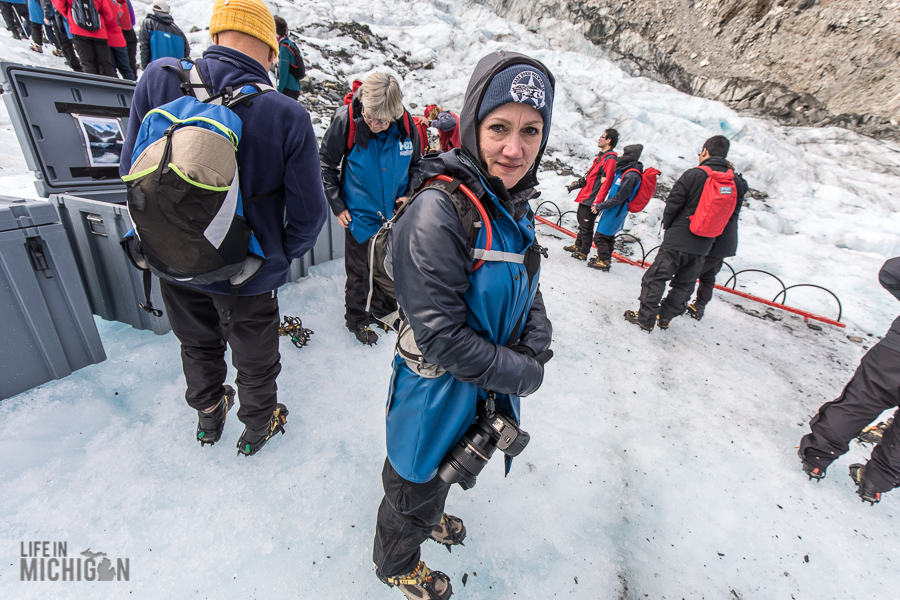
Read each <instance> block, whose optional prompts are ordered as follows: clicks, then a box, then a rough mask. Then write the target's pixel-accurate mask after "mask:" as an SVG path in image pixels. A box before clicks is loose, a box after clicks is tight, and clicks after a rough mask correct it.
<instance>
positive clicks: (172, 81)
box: [119, 0, 326, 456]
mask: <svg viewBox="0 0 900 600" xmlns="http://www.w3.org/2000/svg"><path fill="white" fill-rule="evenodd" d="M209 25H210V27H209V33H210V36H211V37H212V39H213V42H214V44H215V45H213V46H210V47H209V48H208V49H207V50H206V52H204V53H203V58H201V59H198V60H197V61H196V63H195V65H194V66H192V67H191V68H196V69H199V72H200V74H201V75H202V78H203V81H204V82H205V83H206V84H207V86H208V87H209V88H211V89H210V90H209V92H210V93H211V94H213V95H215V94H219V93H222V92H225V93H229V90H240V89H241V88H242V87H243V86H246V85H250V84H260V83H262V84H266V85H267V86H268V85H270V80H269V75H268V70H269V67H270V66H271V64H272V61H273V60H275V57H276V56H277V55H278V40H277V38H276V36H275V21H274V19H273V18H272V15H271V13H270V12H269V9H268V7H267V6H266V4H265V3H264V2H263V1H262V0H216V2H215V4H214V6H213V14H212V19H211V20H210V24H209ZM179 62H180V61H179V60H177V59H174V58H163V59H160V60H158V61H155V62H153V63H152V64H150V65H148V67H147V70H146V71H145V72H144V76H143V77H142V78H141V80H140V81H138V84H137V87H136V88H135V90H134V98H133V104H132V107H131V114H130V117H129V120H128V135H127V136H126V139H125V147H124V149H123V151H122V161H121V164H120V169H119V172H120V173H121V174H127V173H128V171H129V169H130V167H131V155H132V151H133V148H134V143H135V139H136V138H137V134H138V130H139V128H140V126H141V120H142V119H143V118H144V115H146V114H147V112H148V111H150V110H152V109H154V108H157V107H160V106H162V105H164V104H166V103H168V102H172V101H174V100H177V99H178V98H180V97H182V95H183V94H184V92H182V89H181V80H180V78H179V74H180V73H179V69H180V66H179ZM188 64H189V63H188ZM183 65H184V63H182V66H183ZM232 110H233V111H234V113H235V114H236V115H237V116H238V117H240V119H241V122H242V132H241V140H240V143H239V145H238V153H237V158H238V164H239V165H240V168H241V170H240V186H241V195H242V197H243V198H244V199H253V200H254V202H253V203H252V204H251V203H250V202H248V201H247V200H245V204H244V207H243V213H244V218H245V219H246V221H247V224H248V225H249V226H250V228H251V229H252V230H253V232H254V233H255V235H256V238H257V239H258V240H259V244H260V246H261V250H262V253H263V255H264V256H265V265H264V266H263V267H262V268H261V269H260V271H259V272H258V273H257V275H256V276H254V277H253V278H252V279H250V280H249V281H248V282H247V283H246V284H245V285H244V286H242V287H240V288H238V294H239V295H238V297H237V299H236V301H233V300H232V298H231V296H230V292H231V290H230V288H229V286H228V283H227V282H219V283H214V284H209V285H186V284H177V283H173V282H169V281H161V282H160V287H161V290H162V296H163V300H164V302H165V305H166V313H167V315H168V317H169V323H171V325H172V330H173V331H174V332H175V335H176V336H177V337H178V340H179V341H180V342H181V359H182V366H183V369H184V377H185V381H186V383H187V391H186V393H185V399H186V400H187V403H188V404H189V405H190V406H191V408H194V409H195V410H197V413H198V417H199V422H198V425H197V431H198V434H197V439H198V440H200V441H201V443H202V442H206V443H210V442H215V441H220V439H221V437H222V436H223V434H224V433H226V432H224V429H223V428H224V424H225V418H226V416H227V413H228V410H229V409H230V408H231V406H232V404H233V403H234V396H235V391H234V389H232V387H231V386H229V385H225V381H226V376H227V374H228V367H227V365H226V363H225V349H226V345H227V346H230V347H231V353H232V364H233V365H234V367H235V368H236V369H237V377H236V378H235V383H236V385H237V395H238V398H239V400H240V409H239V410H238V411H237V417H238V419H240V421H241V422H242V423H243V424H244V427H245V429H244V432H243V434H242V435H241V436H240V438H239V439H238V440H237V441H238V450H239V452H240V453H242V454H244V455H247V456H252V455H253V454H255V453H256V452H257V451H258V450H259V449H260V448H262V447H263V446H264V445H265V444H266V442H267V441H268V440H269V439H270V438H271V437H272V435H273V434H274V433H275V432H276V431H282V432H283V428H282V425H283V421H282V417H284V416H286V414H287V413H286V410H283V409H284V407H283V405H281V408H277V406H279V405H278V402H277V401H278V398H277V393H276V384H275V380H276V378H277V377H278V373H279V372H280V371H281V357H280V355H279V353H278V325H279V314H278V288H279V287H280V286H282V285H284V284H285V283H286V282H287V279H288V271H289V266H290V262H291V260H293V259H295V258H300V257H302V256H303V255H304V254H306V253H307V251H309V250H310V249H311V248H312V247H313V245H314V244H315V241H316V238H317V237H318V234H319V231H320V230H321V229H322V225H323V224H324V223H325V218H326V213H325V210H326V209H325V206H326V203H325V194H324V191H323V189H322V173H321V169H320V166H319V154H318V145H317V144H316V137H315V134H314V132H313V129H312V123H311V122H310V117H309V113H307V112H306V109H304V108H303V107H302V106H301V105H300V104H298V103H297V102H296V101H294V100H292V99H290V98H288V97H287V96H284V95H282V94H278V93H274V91H273V93H263V94H260V95H257V96H255V97H253V99H252V101H248V102H246V103H243V104H237V105H236V106H234V107H233V108H232ZM201 432H203V434H204V435H203V436H201V435H200V433H201ZM232 439H234V438H232Z"/></svg>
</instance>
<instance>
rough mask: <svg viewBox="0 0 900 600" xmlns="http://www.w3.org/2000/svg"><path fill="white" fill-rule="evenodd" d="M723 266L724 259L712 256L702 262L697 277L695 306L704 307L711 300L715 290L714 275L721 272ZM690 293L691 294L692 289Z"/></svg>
mask: <svg viewBox="0 0 900 600" xmlns="http://www.w3.org/2000/svg"><path fill="white" fill-rule="evenodd" d="M723 264H725V259H724V258H716V257H714V256H707V257H706V259H705V260H704V261H703V266H702V267H701V268H700V275H699V276H698V277H697V279H698V283H697V300H696V304H697V305H698V306H706V305H707V304H709V301H710V300H712V297H713V290H714V289H716V275H718V274H719V271H721V270H722V265H723ZM691 291H692V292H693V287H692V288H691ZM688 298H690V294H688Z"/></svg>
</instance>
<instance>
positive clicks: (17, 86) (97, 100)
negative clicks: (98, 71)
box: [0, 63, 344, 335]
mask: <svg viewBox="0 0 900 600" xmlns="http://www.w3.org/2000/svg"><path fill="white" fill-rule="evenodd" d="M0 86H2V92H3V100H4V102H5V103H6V107H7V109H8V111H9V116H10V120H11V121H12V123H13V127H14V129H15V132H16V136H17V137H18V139H19V145H20V146H21V147H22V151H23V153H24V154H25V161H26V162H27V164H28V168H29V169H31V170H32V171H33V172H34V174H35V178H36V181H35V187H36V188H37V191H38V194H40V195H41V196H42V197H44V198H48V199H49V200H50V202H51V203H53V204H55V205H56V206H57V208H58V209H59V215H60V218H61V220H62V223H63V225H64V226H65V230H66V233H67V234H68V236H69V240H70V243H71V245H72V249H73V251H74V254H75V260H76V262H77V264H78V271H79V273H80V274H81V277H82V281H83V282H84V287H85V288H86V289H87V292H88V298H89V300H90V304H91V308H92V310H93V312H94V314H96V315H98V316H100V317H102V318H103V319H107V320H111V321H119V322H122V323H127V324H129V325H131V326H132V327H134V328H136V329H144V330H151V331H153V332H154V333H156V334H160V335H161V334H164V333H167V332H168V331H170V329H171V327H170V325H169V322H168V320H167V318H166V316H165V314H163V316H162V317H154V316H153V315H151V314H149V313H147V312H146V311H144V310H143V309H141V308H140V307H139V303H140V302H143V300H144V292H143V274H142V273H141V272H140V271H138V270H137V269H135V268H134V267H133V266H132V265H131V263H130V261H129V260H128V258H127V257H126V256H125V253H124V252H123V250H122V249H121V247H120V246H119V241H120V240H121V238H122V236H123V235H124V234H125V233H126V232H127V231H128V230H129V229H131V219H130V218H129V216H128V209H127V208H126V204H125V203H126V191H125V184H124V183H123V182H122V180H121V179H120V178H119V174H118V162H115V163H114V164H113V163H110V166H104V164H103V162H102V161H104V160H109V159H110V158H112V157H110V156H109V155H108V154H106V155H104V154H103V153H102V150H103V149H104V148H105V147H107V146H110V144H103V143H97V144H96V148H97V149H98V150H96V152H97V154H98V155H95V156H93V160H92V159H91V157H90V156H89V150H88V147H89V145H88V143H87V140H89V139H91V138H90V135H89V132H88V127H87V126H85V125H83V123H84V122H85V121H87V122H88V125H90V124H91V121H90V119H91V118H99V119H101V120H107V121H106V122H107V123H108V124H109V123H111V122H118V123H119V126H120V128H121V131H122V133H123V134H124V133H125V132H127V130H128V115H129V111H130V109H131V98H132V95H133V93H134V83H132V82H130V81H126V80H122V79H112V78H108V77H101V76H98V75H85V74H82V73H74V72H71V71H59V70H55V69H46V68H38V67H26V66H23V65H18V64H13V63H0ZM85 118H87V119H85ZM100 141H101V142H103V141H109V140H100ZM94 145H95V144H94V143H93V142H92V143H91V146H92V147H93V146H94ZM118 147H119V151H121V144H119V146H118ZM91 163H94V164H93V165H92V164H91ZM316 183H317V184H318V182H316ZM343 255H344V240H343V232H342V228H341V227H340V225H339V224H338V222H337V218H335V217H334V216H333V215H331V214H330V211H329V223H328V224H326V226H325V227H324V228H323V230H322V233H321V234H320V235H319V238H318V240H317V241H316V245H315V247H314V248H313V249H312V250H311V251H310V252H309V253H308V254H307V255H306V256H304V257H303V258H302V259H299V260H295V261H294V262H293V263H292V264H291V270H290V275H289V280H290V281H296V280H297V279H299V278H301V277H305V276H306V275H307V274H308V269H309V266H310V265H315V264H319V263H322V262H325V261H328V260H332V259H335V258H340V257H343ZM151 301H152V302H153V305H154V307H157V308H163V302H162V298H161V297H160V293H159V281H158V279H157V278H156V277H155V276H154V277H153V295H152V296H151Z"/></svg>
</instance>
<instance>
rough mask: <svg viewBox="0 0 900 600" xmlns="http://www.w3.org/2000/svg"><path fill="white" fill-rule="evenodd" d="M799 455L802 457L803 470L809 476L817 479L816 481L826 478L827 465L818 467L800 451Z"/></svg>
mask: <svg viewBox="0 0 900 600" xmlns="http://www.w3.org/2000/svg"><path fill="white" fill-rule="evenodd" d="M797 456H799V457H800V464H801V465H802V466H803V472H804V473H806V474H807V475H809V478H810V479H811V480H812V479H815V480H816V483H818V482H819V481H821V480H823V479H825V467H817V466H815V465H813V464H812V463H811V462H809V461H807V460H806V457H804V456H803V455H802V454H800V451H799V450H798V451H797Z"/></svg>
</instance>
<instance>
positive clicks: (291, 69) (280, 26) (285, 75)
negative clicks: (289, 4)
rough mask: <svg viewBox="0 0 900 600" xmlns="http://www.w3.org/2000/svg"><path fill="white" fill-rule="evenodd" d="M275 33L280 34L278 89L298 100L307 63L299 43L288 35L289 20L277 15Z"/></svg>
mask: <svg viewBox="0 0 900 600" xmlns="http://www.w3.org/2000/svg"><path fill="white" fill-rule="evenodd" d="M275 33H277V34H278V91H279V92H281V93H282V94H284V95H285V96H287V97H288V98H293V99H294V100H297V99H298V98H300V80H301V79H303V78H304V77H306V65H304V64H303V55H301V54H300V49H299V48H298V47H297V44H295V43H294V41H293V40H292V39H291V38H290V36H288V26H287V21H285V20H284V19H282V18H281V17H278V16H276V17H275Z"/></svg>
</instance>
